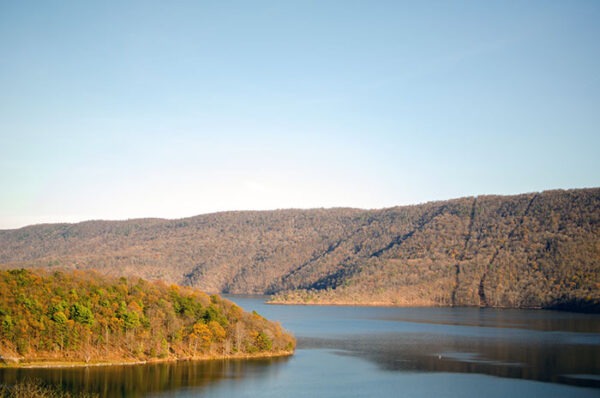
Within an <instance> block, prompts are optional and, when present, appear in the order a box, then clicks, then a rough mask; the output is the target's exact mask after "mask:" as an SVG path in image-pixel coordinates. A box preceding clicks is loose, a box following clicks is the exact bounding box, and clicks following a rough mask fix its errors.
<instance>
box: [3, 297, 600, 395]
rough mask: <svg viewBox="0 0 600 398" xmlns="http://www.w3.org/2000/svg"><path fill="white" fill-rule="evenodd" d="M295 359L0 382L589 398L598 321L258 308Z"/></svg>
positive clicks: (110, 390) (464, 311)
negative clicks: (287, 341) (278, 328)
mask: <svg viewBox="0 0 600 398" xmlns="http://www.w3.org/2000/svg"><path fill="white" fill-rule="evenodd" d="M229 298H230V299H232V300H234V301H236V302H237V303H238V304H239V305H241V306H242V307H244V309H246V310H248V311H252V310H256V311H258V312H259V313H261V314H262V315H264V316H265V317H267V318H269V319H273V320H279V321H280V322H281V323H282V324H283V326H284V327H285V328H286V329H288V330H290V331H291V332H293V333H294V334H295V336H296V337H297V339H298V349H297V351H296V354H295V355H294V356H293V357H289V358H275V359H260V360H250V361H248V360H246V361H243V360H225V361H223V360H220V361H210V362H180V363H166V364H154V365H142V366H113V367H97V368H84V369H37V370H32V369H19V370H7V369H5V370H0V380H2V381H3V382H5V383H11V382H14V380H16V379H19V378H24V377H38V378H42V379H43V380H45V381H47V382H48V383H52V384H60V385H62V386H63V387H64V388H66V389H68V390H70V391H96V392H99V393H100V395H101V396H103V397H118V396H123V397H143V396H152V397H195V396H206V397H232V396H235V397H257V396H259V397H260V396H262V397H316V396H319V397H389V396H405V397H430V396H437V397H471V396H472V397H475V396H477V397H480V396H481V395H484V394H485V396H486V398H488V397H506V396H511V397H536V396H539V397H547V396H555V397H588V396H589V397H598V396H600V360H599V358H600V316H598V315H588V314H573V313H566V312H554V311H525V310H494V309H478V308H378V307H335V306H319V307H313V306H278V305H266V304H264V302H263V301H264V299H263V298H260V297H244V296H230V297H229Z"/></svg>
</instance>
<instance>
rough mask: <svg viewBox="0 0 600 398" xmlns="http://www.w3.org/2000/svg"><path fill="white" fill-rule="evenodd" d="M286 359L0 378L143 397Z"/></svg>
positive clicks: (259, 372)
mask: <svg viewBox="0 0 600 398" xmlns="http://www.w3.org/2000/svg"><path fill="white" fill-rule="evenodd" d="M287 360H288V359H287V358H267V359H254V360H245V361H244V360H227V361H186V362H172V363H160V364H153V365H135V366H98V367H89V368H61V369H0V380H3V382H4V383H6V384H13V383H14V382H15V381H16V380H22V379H25V378H40V379H42V380H44V382H45V383H47V384H50V385H60V386H62V388H63V390H65V391H70V392H73V393H78V392H90V393H98V394H99V395H100V397H106V398H109V397H121V396H122V397H145V396H148V395H149V394H154V393H159V392H169V391H176V390H180V389H189V388H198V387H209V386H210V385H211V384H214V383H218V382H219V381H221V380H230V379H232V378H238V379H243V378H245V377H246V376H247V375H248V376H251V377H262V376H264V375H265V374H267V373H271V372H275V371H276V370H277V364H283V363H285V362H286V361H287Z"/></svg>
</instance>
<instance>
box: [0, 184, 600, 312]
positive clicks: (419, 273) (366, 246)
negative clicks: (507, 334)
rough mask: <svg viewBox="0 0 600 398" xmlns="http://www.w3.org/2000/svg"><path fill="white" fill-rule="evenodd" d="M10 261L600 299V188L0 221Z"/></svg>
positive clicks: (265, 288)
mask: <svg viewBox="0 0 600 398" xmlns="http://www.w3.org/2000/svg"><path fill="white" fill-rule="evenodd" d="M0 264H2V267H4V268H14V267H48V268H51V269H53V268H73V269H89V268H92V269H96V270H98V271H99V272H102V273H105V274H109V275H123V274H124V275H130V276H142V277H144V278H147V279H161V280H165V281H168V282H176V283H181V284H185V285H190V286H196V287H199V288H201V289H203V290H206V291H210V292H228V293H268V294H274V293H278V295H277V297H276V299H277V300H279V301H286V302H297V301H300V302H320V303H323V302H331V303H346V304H348V303H360V304H388V305H475V306H479V305H480V306H501V307H561V306H564V307H569V308H579V309H589V310H598V308H599V307H600V188H592V189H578V190H567V191H563V190H557V191H545V192H541V193H528V194H522V195H515V196H478V197H468V198H460V199H455V200H448V201H439V202H431V203H425V204H421V205H414V206H402V207H394V208H388V209H381V210H358V209H327V210H325V209H315V210H276V211H261V212H251V211H246V212H225V213H215V214H208V215H202V216H197V217H192V218H187V219H180V220H161V219H140V220H129V221H89V222H83V223H79V224H48V225H37V226H30V227H25V228H21V229H18V230H5V231H0Z"/></svg>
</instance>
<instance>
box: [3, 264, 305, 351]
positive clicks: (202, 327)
mask: <svg viewBox="0 0 600 398" xmlns="http://www.w3.org/2000/svg"><path fill="white" fill-rule="evenodd" d="M0 292H2V294H1V295H0V356H1V357H2V359H4V360H5V361H9V360H10V359H13V360H17V359H19V360H21V361H22V362H38V361H60V362H63V361H69V362H85V363H88V362H132V361H147V360H156V359H191V358H219V357H246V356H269V355H277V354H290V353H292V352H293V350H294V348H295V340H294V338H293V337H292V336H291V335H290V334H288V333H287V332H285V331H284V330H283V329H282V328H281V326H280V325H279V324H277V323H273V322H270V321H268V320H266V319H265V318H263V317H262V316H260V315H259V314H257V313H255V312H254V313H247V312H244V311H243V310H242V309H241V308H240V307H238V306H237V305H236V304H234V303H232V302H230V301H228V300H225V299H223V298H221V297H219V296H217V295H211V296H209V295H207V294H205V293H203V292H201V291H199V290H197V289H192V288H186V287H180V286H177V285H167V284H165V283H163V282H149V281H146V280H144V279H140V278H124V277H122V278H110V277H106V276H102V275H100V274H98V273H97V272H93V271H85V272H82V271H75V272H62V271H55V272H45V271H41V270H35V271H34V270H25V269H13V270H6V271H0Z"/></svg>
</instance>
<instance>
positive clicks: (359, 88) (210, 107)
mask: <svg viewBox="0 0 600 398" xmlns="http://www.w3.org/2000/svg"><path fill="white" fill-rule="evenodd" d="M598 21H600V2H598V1H594V0H589V1H575V0H574V1H551V0H544V1H533V0H532V1H505V0H503V1H491V0H490V1H400V0H396V1H377V0H374V1H332V0H331V1H328V0H324V1H294V0H289V1H287V0H286V1H189V2H188V1H120V0H119V1H98V2H91V1H89V2H88V1H18V0H15V1H12V0H1V1H0V229H13V228H20V227H22V226H25V225H29V224H38V223H48V222H78V221H83V220H90V219H109V220H118V219H131V218H142V217H161V218H181V217H189V216H194V215H198V214H203V213H211V212H217V211H228V210H269V209H279V208H321V207H324V208H329V207H358V208H383V207H391V206H397V205H407V204H417V203H423V202H427V201H433V200H444V199H451V198H457V197H464V196H472V195H483V194H502V195H509V194H517V193H524V192H535V191H542V190H547V189H570V188H583V187H598V186H600V23H598Z"/></svg>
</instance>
